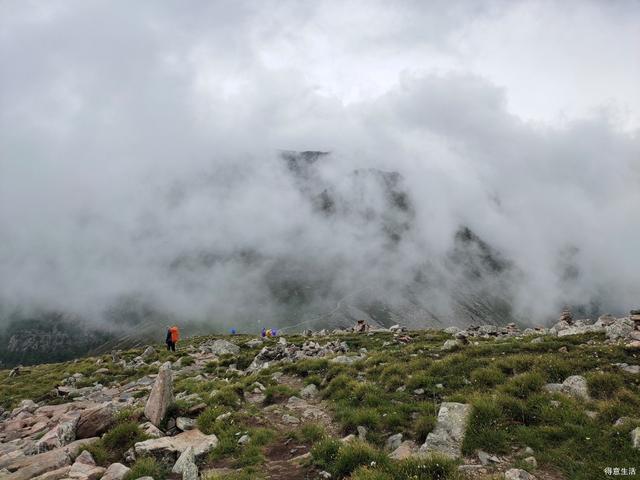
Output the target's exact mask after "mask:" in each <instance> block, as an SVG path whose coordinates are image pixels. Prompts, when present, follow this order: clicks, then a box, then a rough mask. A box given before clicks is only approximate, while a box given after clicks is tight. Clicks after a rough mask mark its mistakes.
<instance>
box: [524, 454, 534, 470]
mask: <svg viewBox="0 0 640 480" xmlns="http://www.w3.org/2000/svg"><path fill="white" fill-rule="evenodd" d="M522 461H523V462H524V463H526V464H527V466H528V467H529V468H531V469H533V470H535V469H536V468H538V461H537V460H536V457H526V458H525V459H523V460H522Z"/></svg>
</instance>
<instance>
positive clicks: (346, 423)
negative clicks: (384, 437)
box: [336, 405, 382, 432]
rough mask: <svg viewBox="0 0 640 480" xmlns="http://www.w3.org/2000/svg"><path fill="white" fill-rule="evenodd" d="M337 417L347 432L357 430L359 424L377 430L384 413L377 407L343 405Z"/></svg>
mask: <svg viewBox="0 0 640 480" xmlns="http://www.w3.org/2000/svg"><path fill="white" fill-rule="evenodd" d="M336 417H337V419H338V420H339V421H340V422H341V423H342V427H343V429H344V431H345V432H349V431H355V429H356V427H357V426H359V425H362V426H363V427H366V428H368V429H371V430H376V429H378V428H379V427H380V425H381V423H382V420H381V419H382V415H381V413H380V412H379V411H378V410H377V409H375V408H353V407H350V406H345V405H342V406H340V407H339V408H338V411H337V412H336Z"/></svg>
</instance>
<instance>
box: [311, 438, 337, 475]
mask: <svg viewBox="0 0 640 480" xmlns="http://www.w3.org/2000/svg"><path fill="white" fill-rule="evenodd" d="M340 446H341V443H340V440H336V439H335V438H325V439H323V440H320V441H319V442H318V443H316V444H315V445H314V446H313V448H312V449H311V460H312V462H313V464H314V465H315V466H317V467H318V468H319V469H320V470H330V469H331V467H332V465H333V464H334V462H335V461H336V457H337V456H338V450H340Z"/></svg>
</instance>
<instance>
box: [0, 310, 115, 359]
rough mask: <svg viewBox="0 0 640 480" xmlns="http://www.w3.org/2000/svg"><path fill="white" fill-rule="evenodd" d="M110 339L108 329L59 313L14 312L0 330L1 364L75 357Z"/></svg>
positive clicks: (111, 336) (110, 335)
mask: <svg viewBox="0 0 640 480" xmlns="http://www.w3.org/2000/svg"><path fill="white" fill-rule="evenodd" d="M112 338H113V335H112V334H110V333H108V332H105V331H103V330H95V329H90V328H87V327H86V326H85V325H84V324H83V323H81V322H79V321H77V320H71V319H68V318H65V317H64V316H63V315H62V314H58V313H47V314H39V315H35V316H32V317H22V316H18V315H15V318H14V319H13V320H11V321H9V322H8V324H7V325H6V326H4V327H3V328H2V330H0V345H2V349H0V367H4V368H8V367H13V366H15V365H19V364H20V365H32V364H37V363H41V362H60V361H65V360H69V359H73V358H78V357H80V356H82V355H86V354H87V353H88V352H90V351H91V350H92V349H94V348H96V347H98V346H100V345H102V344H104V343H105V342H107V341H109V340H111V339H112Z"/></svg>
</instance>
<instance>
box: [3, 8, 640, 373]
mask: <svg viewBox="0 0 640 480" xmlns="http://www.w3.org/2000/svg"><path fill="white" fill-rule="evenodd" d="M543 3H544V2H517V4H516V3H511V2H508V3H504V2H493V1H487V2H461V3H459V4H458V5H457V6H456V7H454V6H449V5H448V4H446V3H444V4H439V2H433V3H431V2H430V3H429V5H426V4H425V5H423V4H420V3H413V2H407V3H406V4H403V5H402V6H392V5H388V4H385V3H383V2H380V3H377V2H366V3H360V2H352V3H348V4H343V2H322V4H318V5H315V4H312V3H308V4H299V3H298V2H286V1H285V2H277V3H276V4H271V2H258V3H256V2H234V6H233V8H230V7H229V5H225V3H224V2H195V4H192V8H190V9H185V8H184V6H183V5H180V4H178V3H172V2H165V3H163V4H157V3H146V2H142V3H141V4H138V6H137V7H136V8H132V7H131V6H130V5H128V4H127V3H124V2H123V3H119V2H116V3H112V2H91V3H86V2H74V1H69V2H47V4H46V5H37V4H33V3H31V2H6V3H3V4H2V5H0V60H1V61H2V63H3V65H7V66H9V68H6V69H4V71H3V75H2V76H1V77H0V329H5V330H6V327H7V326H10V328H9V329H8V330H6V331H5V333H4V335H5V337H3V338H5V339H6V340H5V343H6V342H9V344H11V345H24V344H23V343H20V342H17V340H13V341H12V340H11V338H12V337H15V336H16V335H17V333H16V332H19V331H20V329H19V328H18V327H17V325H41V326H42V324H40V323H39V322H40V320H42V319H46V318H48V319H52V318H55V319H56V320H55V322H54V323H56V324H58V325H64V326H63V327H60V328H61V331H65V332H66V331H72V332H73V331H82V332H85V330H84V329H85V328H86V329H87V330H86V332H85V333H83V334H82V336H83V338H86V339H87V346H86V348H87V349H90V348H94V347H93V345H94V343H96V342H94V341H93V340H94V339H95V338H98V337H94V336H92V335H93V334H92V333H87V332H93V331H98V332H100V335H103V334H104V335H107V336H108V337H109V338H110V339H112V340H113V339H122V338H125V340H126V341H131V342H135V339H134V338H133V337H131V335H132V334H134V333H135V334H137V335H140V336H151V337H153V338H158V336H162V335H163V329H164V326H165V325H166V324H167V323H173V322H176V323H179V324H181V325H185V326H188V327H187V330H188V332H189V333H197V332H210V331H212V330H216V329H218V330H219V329H228V328H230V327H236V328H238V329H240V330H245V331H255V330H258V329H259V328H261V327H262V326H277V327H287V326H289V327H291V328H304V327H305V326H311V327H314V328H318V327H323V326H326V327H333V326H339V325H349V324H351V323H352V322H353V321H355V320H356V319H359V318H364V319H366V320H367V321H370V322H372V323H379V324H381V325H390V324H393V323H403V324H405V325H408V326H412V327H420V326H446V325H466V324H469V323H480V322H483V323H506V322H509V321H517V322H520V323H522V324H528V325H530V324H539V323H547V322H549V321H550V320H551V319H555V318H557V315H558V312H559V311H560V309H561V308H562V306H564V305H565V304H567V305H572V306H573V307H574V311H575V312H576V314H577V315H583V316H595V315H597V314H599V313H602V312H610V313H614V314H617V313H623V312H626V311H628V310H629V309H630V308H632V307H633V306H636V305H637V304H638V302H639V300H638V299H639V298H640V253H639V251H638V248H637V239H638V238H640V224H639V223H638V222H637V221H636V217H637V214H638V213H637V212H638V207H639V206H640V164H639V163H638V159H639V158H640V136H639V134H638V132H639V130H638V125H640V121H639V120H638V119H639V118H640V117H638V112H639V111H640V101H639V99H638V96H637V87H636V85H637V84H638V83H639V82H640V76H639V75H640V69H639V67H638V62H637V58H636V56H634V55H633V52H631V51H628V50H627V49H621V48H620V45H632V44H638V42H640V39H639V38H638V32H639V31H640V30H639V29H637V28H636V27H637V19H638V18H639V16H640V12H639V11H638V8H637V5H635V4H634V5H628V6H627V7H624V8H623V7H621V6H613V5H604V4H602V3H599V2H593V3H591V2H586V3H585V4H584V5H583V6H582V7H581V8H580V9H572V8H569V7H568V6H566V5H565V4H563V3H553V2H551V3H550V4H548V5H547V6H546V7H545V6H544V5H543ZM552 7H553V8H552ZM364 11H366V12H367V14H366V15H365V16H364V17H366V18H363V15H362V12H364ZM436 20H437V21H436ZM497 26H499V27H500V28H496V27H497ZM593 31H599V32H602V35H600V36H599V37H598V38H597V39H594V37H593V35H592V33H593ZM354 32H359V33H358V34H357V35H356V34H355V33H354ZM568 38H570V39H571V41H568V40H567V39H568ZM594 42H596V43H595V44H594ZM594 65H597V66H598V67H597V68H595V67H594ZM576 78H580V79H581V80H580V81H576ZM77 325H82V328H79V327H77ZM29 328H31V327H29ZM34 328H35V327H34ZM38 328H40V327H38ZM43 328H44V327H43ZM47 328H48V327H46V328H44V329H40V330H39V331H42V332H44V333H43V335H44V336H43V337H42V338H43V339H44V338H48V339H52V340H50V341H49V340H46V341H45V340H43V341H41V342H40V341H39V342H35V343H33V345H41V346H42V348H41V349H44V350H47V349H49V346H51V345H66V344H65V343H64V342H65V341H66V340H64V339H63V337H64V335H66V333H65V334H63V335H62V336H61V337H56V336H55V335H54V336H47V335H48V333H47ZM30 331H34V330H33V329H31V330H30ZM134 336H135V335H134ZM56 338H58V340H56ZM100 338H102V337H100ZM104 338H105V339H107V337H104ZM48 342H49V343H48ZM60 342H62V343H60ZM102 343H104V342H102ZM16 348H18V347H16ZM25 348H26V347H25ZM29 348H30V347H29ZM34 348H36V347H34ZM38 348H40V347H38ZM65 348H66V347H65ZM12 358H14V357H12ZM15 358H17V357H15ZM16 361H19V360H16Z"/></svg>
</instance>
